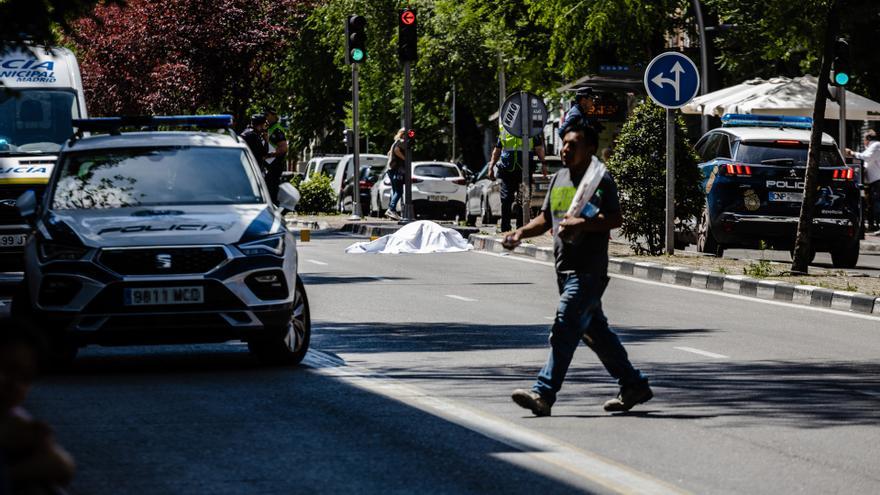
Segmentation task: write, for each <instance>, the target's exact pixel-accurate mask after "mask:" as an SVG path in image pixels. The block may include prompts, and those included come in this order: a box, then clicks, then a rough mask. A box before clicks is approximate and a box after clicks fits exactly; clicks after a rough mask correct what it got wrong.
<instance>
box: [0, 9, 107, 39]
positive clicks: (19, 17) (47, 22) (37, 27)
mask: <svg viewBox="0 0 880 495" xmlns="http://www.w3.org/2000/svg"><path fill="white" fill-rule="evenodd" d="M98 2H99V0H67V1H65V2H50V1H47V0H5V1H3V2H0V19H3V22H0V49H2V48H5V47H7V46H11V47H21V46H24V45H25V43H35V44H38V45H45V46H54V45H57V44H58V42H59V41H60V40H59V36H58V35H59V32H60V31H66V30H69V29H70V24H71V22H72V21H74V20H76V19H78V18H80V17H81V16H83V15H86V14H88V13H89V12H90V11H91V9H92V8H93V7H94V6H95V4H97V3H98ZM106 3H117V4H118V3H121V0H116V1H113V0H110V1H107V2H106Z"/></svg>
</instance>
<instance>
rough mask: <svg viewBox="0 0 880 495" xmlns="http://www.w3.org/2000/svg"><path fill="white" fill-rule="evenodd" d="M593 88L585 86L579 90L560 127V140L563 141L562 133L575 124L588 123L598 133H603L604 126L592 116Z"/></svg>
mask: <svg viewBox="0 0 880 495" xmlns="http://www.w3.org/2000/svg"><path fill="white" fill-rule="evenodd" d="M593 97H594V96H593V88H591V87H589V86H583V87H581V88H578V90H577V92H576V93H575V94H574V102H573V103H572V105H571V108H569V109H568V113H566V114H565V121H564V122H563V124H562V125H561V126H560V127H559V138H560V139H562V131H563V129H566V128H567V127H570V126H571V125H572V124H573V123H574V122H580V123H586V125H588V126H590V127H592V128H593V129H594V130H595V131H596V132H601V131H602V125H601V124H600V123H599V122H598V121H597V120H595V119H593V118H592V117H590V115H592V113H593Z"/></svg>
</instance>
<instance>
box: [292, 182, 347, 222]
mask: <svg viewBox="0 0 880 495" xmlns="http://www.w3.org/2000/svg"><path fill="white" fill-rule="evenodd" d="M294 182H296V183H294ZM291 183H292V184H294V186H296V188H297V189H299V193H300V196H301V197H300V200H299V204H297V205H296V211H297V213H303V214H316V213H333V212H335V211H336V194H335V193H334V192H333V186H332V185H331V183H330V177H327V176H326V175H324V174H321V173H314V174H312V175H311V178H310V179H309V180H308V181H306V182H302V180H301V179H299V178H294V180H293V181H291Z"/></svg>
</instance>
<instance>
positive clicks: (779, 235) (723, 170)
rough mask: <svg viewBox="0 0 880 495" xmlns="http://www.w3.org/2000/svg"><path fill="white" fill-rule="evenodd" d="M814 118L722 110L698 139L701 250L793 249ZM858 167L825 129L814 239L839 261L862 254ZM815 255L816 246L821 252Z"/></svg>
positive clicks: (846, 264) (850, 263)
mask: <svg viewBox="0 0 880 495" xmlns="http://www.w3.org/2000/svg"><path fill="white" fill-rule="evenodd" d="M812 125H813V121H812V119H810V118H808V117H786V116H775V115H737V114H727V115H725V116H724V117H722V127H721V128H718V129H713V130H712V131H710V132H708V133H707V134H706V135H704V136H703V137H702V138H701V139H700V140H699V141H698V142H697V144H696V149H697V153H698V154H699V155H700V158H701V160H700V161H701V163H700V165H699V166H700V169H701V170H702V172H703V184H702V185H703V188H704V190H705V191H706V205H705V208H704V209H703V214H702V218H701V219H700V221H699V222H698V229H697V250H698V251H701V252H705V253H712V254H715V255H718V256H720V255H721V254H722V253H723V251H724V249H725V248H734V247H737V248H752V249H754V248H757V247H758V246H759V245H761V243H762V241H763V243H764V244H766V245H768V246H770V247H773V248H775V249H782V250H792V249H793V248H794V241H795V236H796V233H797V224H798V219H799V216H800V210H801V204H802V203H803V199H804V195H803V191H804V177H805V172H806V166H807V153H808V149H809V146H810V133H811V128H812ZM856 175H857V174H855V171H854V170H853V169H852V168H850V167H849V166H847V165H846V163H844V161H843V157H842V156H841V154H840V150H839V149H838V148H837V144H836V143H835V142H834V140H833V139H832V138H831V137H830V136H828V135H827V134H824V133H823V134H822V144H821V150H820V163H819V174H818V181H817V184H816V186H817V191H816V192H817V195H816V197H817V202H816V204H815V206H814V208H813V229H812V245H813V248H814V250H816V251H826V252H830V253H831V258H832V261H833V263H834V266H835V267H839V268H852V267H854V266H855V265H856V263H857V262H858V259H859V238H860V235H861V224H862V211H861V200H860V189H859V186H858V184H857V182H856V180H855V179H856ZM814 254H815V253H814Z"/></svg>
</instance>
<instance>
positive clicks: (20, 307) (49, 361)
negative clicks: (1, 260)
mask: <svg viewBox="0 0 880 495" xmlns="http://www.w3.org/2000/svg"><path fill="white" fill-rule="evenodd" d="M10 316H11V317H12V322H13V325H14V326H15V327H17V328H18V329H20V330H23V331H26V332H28V333H29V334H30V335H33V336H35V337H37V338H39V339H40V340H41V342H39V344H40V347H42V349H40V351H41V352H40V366H41V367H42V368H44V369H47V370H49V371H63V370H66V369H68V368H70V366H71V365H73V362H74V360H76V355H77V353H78V352H79V347H78V346H77V345H76V344H75V343H73V342H71V341H70V340H68V339H66V338H64V337H63V336H61V335H52V334H51V333H50V332H49V331H48V329H49V328H50V326H49V325H48V324H47V322H45V321H44V320H43V319H42V318H41V317H40V316H39V315H38V314H37V313H36V312H35V311H34V307H33V303H32V302H31V295H30V292H29V291H28V290H27V282H22V283H20V284H19V285H18V287H16V289H15V292H14V294H13V296H12V305H11V307H10Z"/></svg>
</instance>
